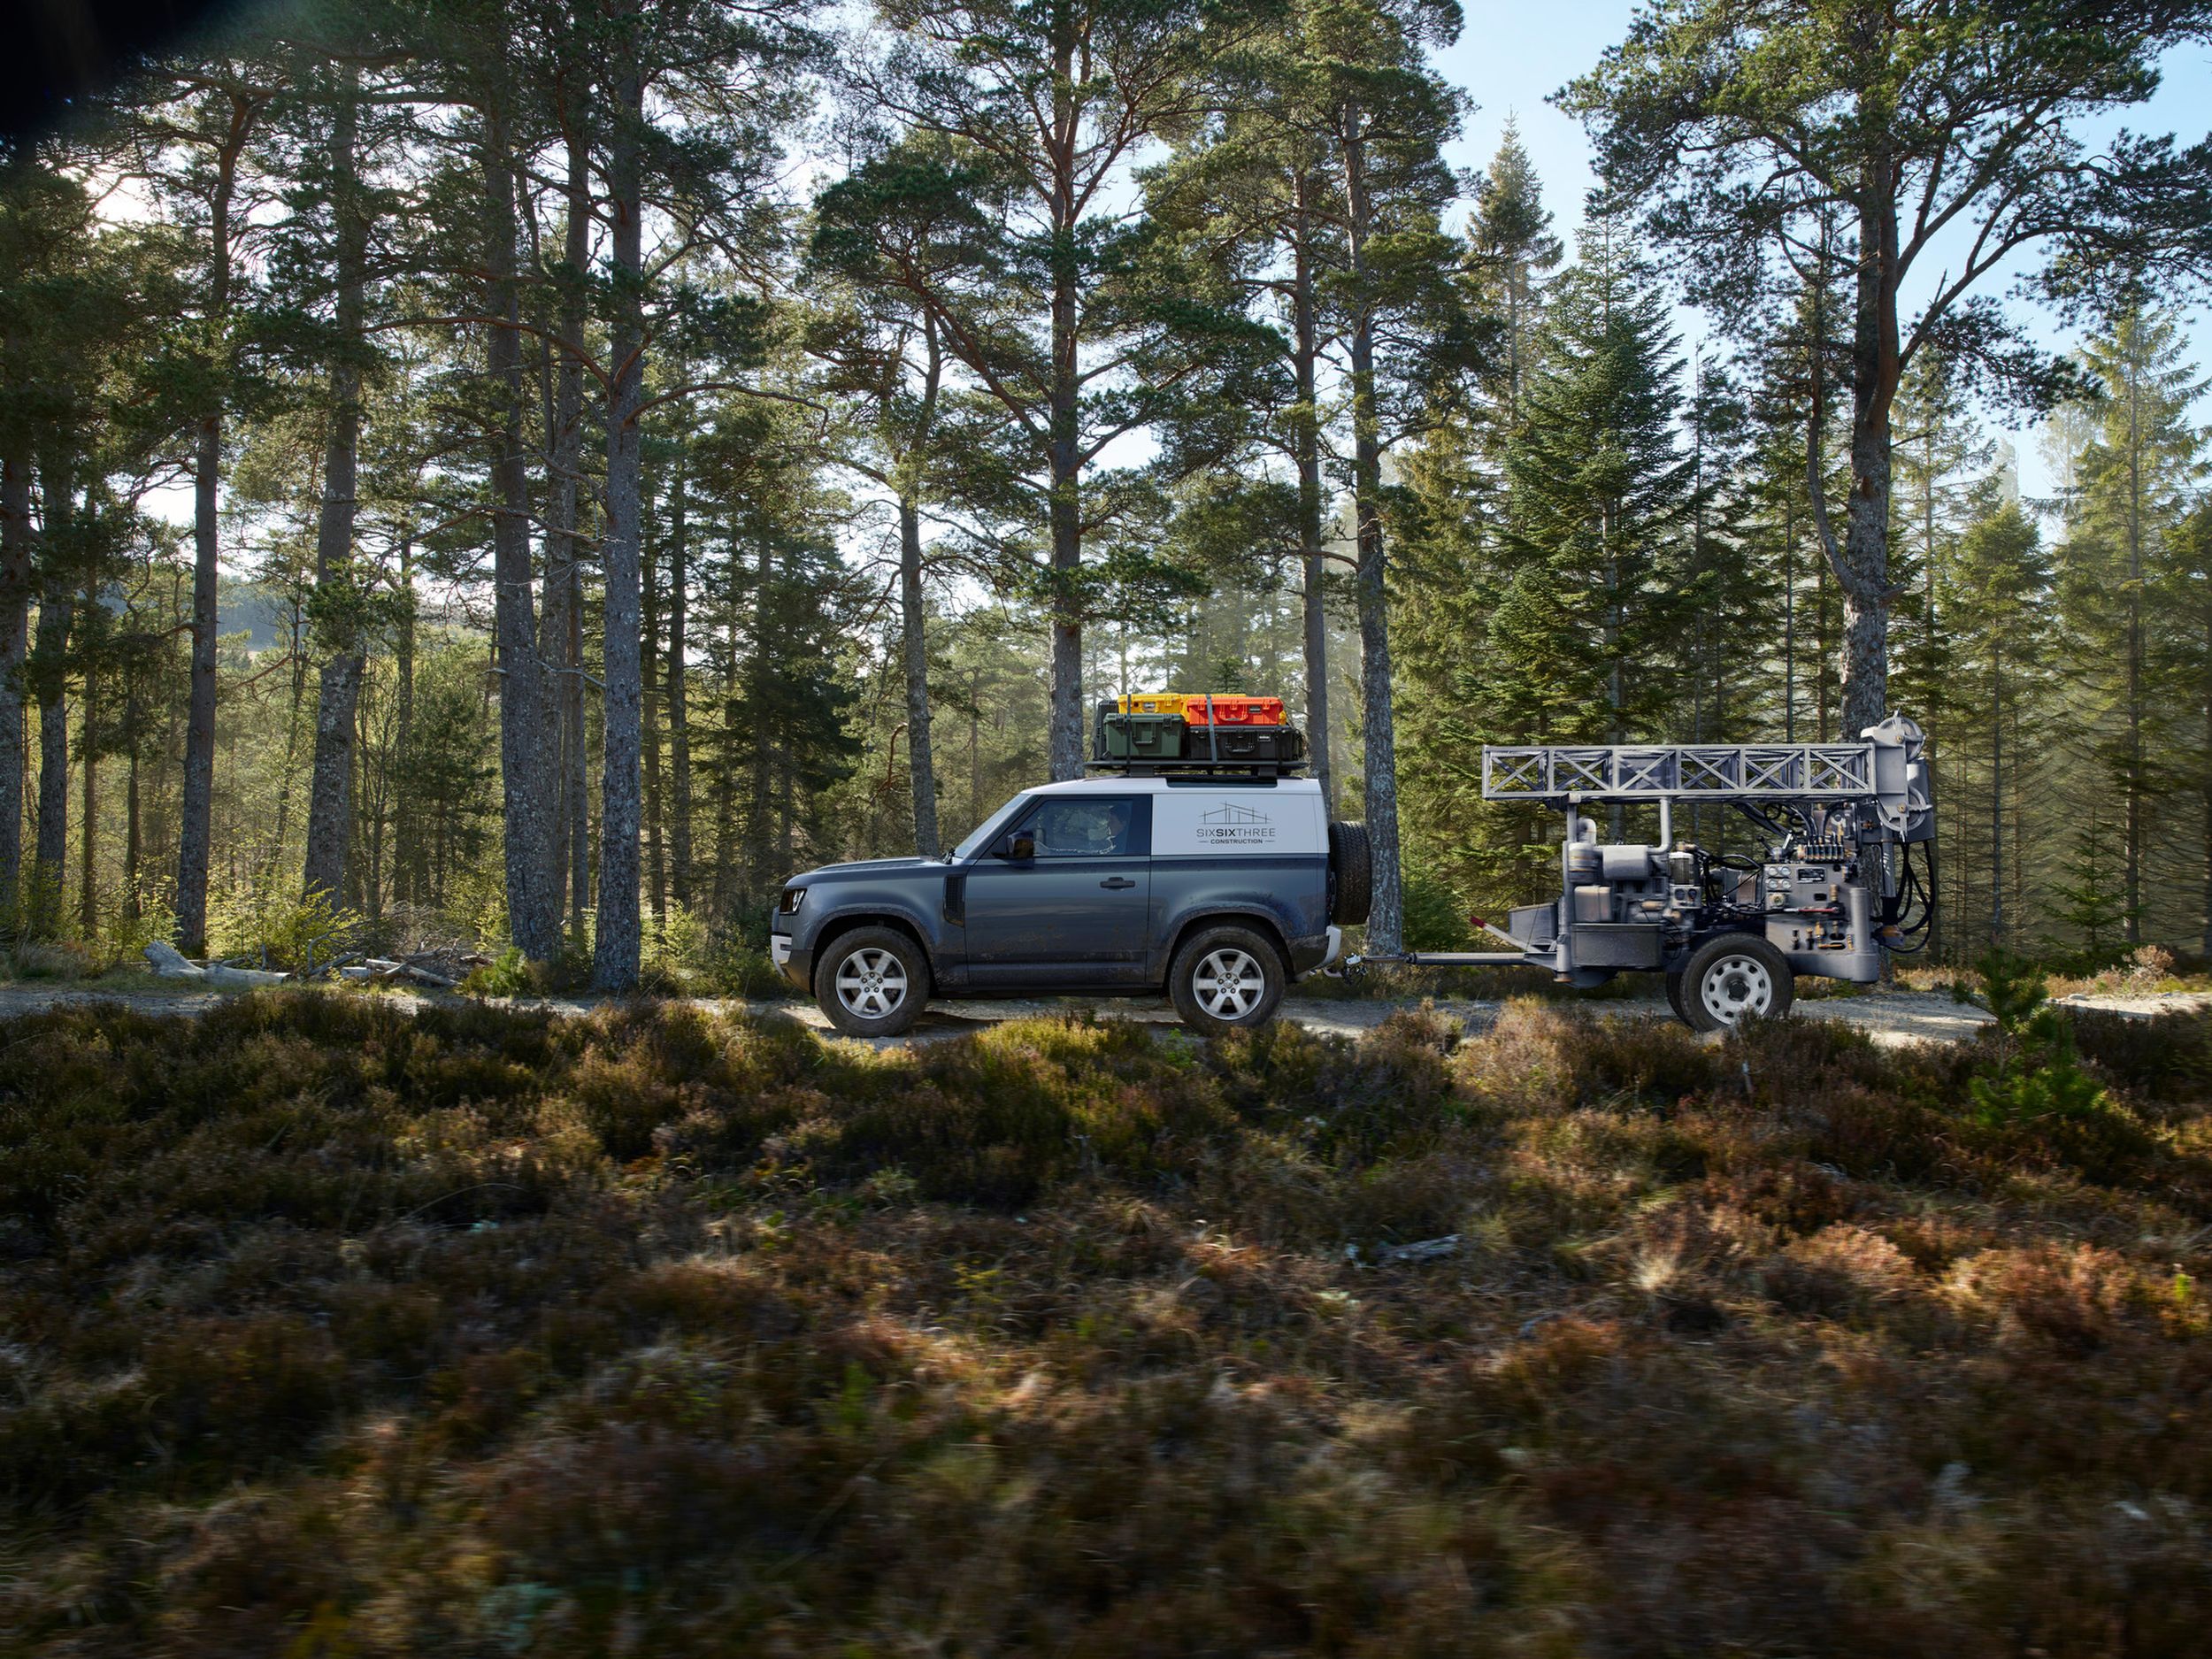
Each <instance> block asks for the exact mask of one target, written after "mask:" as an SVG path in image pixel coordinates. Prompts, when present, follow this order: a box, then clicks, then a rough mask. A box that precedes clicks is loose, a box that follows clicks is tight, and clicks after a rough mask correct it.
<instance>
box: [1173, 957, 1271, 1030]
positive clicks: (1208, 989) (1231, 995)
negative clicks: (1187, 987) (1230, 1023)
mask: <svg viewBox="0 0 2212 1659" xmlns="http://www.w3.org/2000/svg"><path fill="white" fill-rule="evenodd" d="M1266 989H1267V973H1266V971H1265V970H1264V969H1263V968H1262V967H1261V966H1260V964H1259V963H1258V962H1257V961H1256V959H1255V958H1254V957H1253V956H1252V953H1251V952H1250V951H1248V950H1237V949H1226V950H1217V951H1213V952H1211V953H1210V955H1208V956H1207V957H1206V958H1205V960H1203V961H1202V962H1201V963H1200V964H1198V972H1196V973H1195V974H1194V975H1193V976H1192V977H1191V990H1192V994H1193V995H1194V996H1195V997H1196V998H1197V999H1198V1006H1199V1007H1201V1008H1202V1009H1204V1010H1206V1012H1207V1013H1209V1014H1210V1015H1212V1016H1213V1017H1214V1018H1216V1019H1241V1018H1244V1016H1245V1015H1247V1014H1248V1013H1250V1012H1251V1011H1252V1010H1254V1009H1256V1008H1257V1007H1258V1006H1259V1002H1260V996H1261V995H1262V993H1263V992H1264V991H1265V990H1266Z"/></svg>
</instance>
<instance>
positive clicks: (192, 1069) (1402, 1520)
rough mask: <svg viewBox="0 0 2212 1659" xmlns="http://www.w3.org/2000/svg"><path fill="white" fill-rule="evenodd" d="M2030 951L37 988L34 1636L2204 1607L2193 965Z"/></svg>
mask: <svg viewBox="0 0 2212 1659" xmlns="http://www.w3.org/2000/svg"><path fill="white" fill-rule="evenodd" d="M1999 1001H2000V1002H2002V1003H2003V1006H2001V1008H2000V1012H2001V1013H2002V1014H2005V1015H2006V1023H2005V1025H2004V1026H2003V1027H2002V1028H1998V1029H1993V1031H1992V1033H1989V1034H1988V1035H1987V1036H1986V1037H1985V1039H1984V1040H1982V1041H1978V1042H1976V1043H1968V1044H1959V1045H1950V1046H1941V1047H1937V1046H1929V1047H1920V1048H1902V1049H1877V1048H1874V1047H1872V1046H1871V1045H1870V1043H1869V1042H1868V1041H1866V1040H1865V1039H1864V1038H1863V1036H1861V1035H1859V1034H1858V1033H1855V1032H1853V1031H1851V1030H1848V1029H1847V1028H1843V1027H1839V1026H1837V1025H1832V1024H1828V1023H1825V1022H1818V1021H1800V1022H1792V1023H1786V1024H1783V1025H1775V1026H1771V1027H1766V1028H1761V1029H1756V1030H1754V1031H1752V1032H1750V1033H1747V1035H1745V1036H1743V1037H1741V1038H1740V1039H1733V1040H1730V1041H1699V1040H1698V1039H1696V1038H1694V1037H1693V1036H1692V1035H1691V1034H1690V1033H1687V1032H1685V1031H1681V1030H1678V1029H1676V1028H1674V1027H1672V1026H1663V1025H1654V1024H1650V1023H1635V1022H1629V1021H1616V1020H1608V1019H1606V1018H1604V1016H1603V1010H1602V1008H1601V1007H1600V1008H1597V1009H1590V1010H1573V1009H1569V1008H1563V1007H1557V1006H1551V1005H1546V1004H1541V1003H1539V1002H1518V1003H1516V1004H1514V1005H1512V1006H1511V1007H1509V1009H1508V1010H1507V1011H1506V1012H1505V1014H1504V1016H1503V1017H1502V1019H1501V1021H1500V1022H1499V1023H1498V1025H1496V1026H1495V1027H1494V1029H1493V1030H1492V1031H1490V1032H1489V1033H1486V1034H1485V1035H1483V1036H1480V1037H1479V1038H1474V1039H1468V1040H1463V1039H1461V1038H1460V1037H1459V1036H1458V1035H1457V1034H1456V1033H1455V1032H1454V1031H1453V1030H1452V1029H1451V1028H1450V1027H1449V1026H1448V1025H1445V1024H1443V1023H1441V1022H1440V1021H1439V1020H1437V1019H1436V1018H1434V1017H1432V1016H1431V1015H1428V1014H1425V1013H1407V1014H1401V1015H1398V1016H1394V1018H1392V1019H1391V1020H1390V1021H1389V1022H1388V1023H1387V1024H1386V1025H1385V1026H1384V1027H1382V1029H1381V1030H1380V1031H1379V1033H1376V1034H1374V1035H1372V1036H1371V1037H1369V1038H1367V1039H1364V1040H1363V1041H1359V1042H1357V1043H1353V1042H1350V1041H1343V1040H1339V1039H1331V1038H1324V1037H1317V1036H1314V1035H1311V1034H1309V1033H1303V1032H1302V1031H1299V1030H1297V1029H1295V1028H1293V1027H1289V1026H1286V1025H1278V1026H1273V1027H1270V1028H1268V1029H1266V1030H1263V1031H1262V1032H1260V1033H1254V1034H1251V1035H1248V1036H1243V1037H1238V1038H1234V1039H1230V1040H1225V1041H1219V1042H1216V1043H1212V1044H1207V1043H1203V1042H1201V1041H1196V1040H1194V1039H1193V1038H1191V1037H1189V1036H1187V1035H1186V1034H1184V1033H1164V1034H1157V1035H1156V1034H1154V1033H1149V1032H1148V1031H1147V1030H1146V1029H1145V1028H1143V1027H1141V1026H1138V1025H1131V1024H1125V1023H1121V1022H1116V1021H1111V1020H1105V1021H1099V1020H1092V1019H1082V1018H1068V1019H1059V1020H1030V1021H1022V1022H1015V1023H1011V1024H1008V1025H1002V1026H999V1027H997V1028H995V1029H993V1030H990V1031H987V1032H984V1033H979V1034H978V1035H975V1036H972V1037H965V1038H962V1039H959V1040H956V1041H946V1042H942V1043H938V1044H933V1045H929V1046H926V1047H922V1048H915V1049H911V1050H908V1051H903V1052H887V1053H880V1054H878V1053H872V1052H869V1051H866V1050H864V1049H862V1048H858V1047H856V1046H853V1045H841V1044H826V1043H824V1042H822V1041H818V1039H817V1038H816V1037H814V1036H813V1035H812V1034H811V1033H809V1032H807V1031H805V1030H803V1029H802V1028H800V1027H798V1026H796V1025H792V1024H790V1023H789V1022H784V1021H777V1020H772V1019H770V1020H762V1021H759V1022H749V1021H745V1020H741V1019H728V1018H716V1017H714V1016H711V1015H709V1014H706V1013H703V1012H702V1011H700V1010H696V1009H692V1008H687V1007H682V1006H676V1005H656V1004H648V1003H638V1004H631V1005H625V1006H618V1007H610V1008H607V1009H604V1010H599V1011H597V1012H595V1013H593V1014H591V1015H589V1016H587V1017H583V1018H554V1017H552V1016H550V1015H534V1014H519V1013H515V1012H512V1011H509V1010H497V1009H490V1008H482V1007H471V1006H467V1005H465V1004H441V1005H436V1006H428V1007H425V1008H423V1009H421V1010H418V1011H415V1012H412V1013H408V1012H405V1011H403V1010H398V1009H396V1008H393V1007H391V1006H389V1005H388V1004H387V1003H385V1002H382V1001H380V999H375V998H341V997H329V996H319V995H257V996H254V997H250V998H245V999H241V1000H238V1001H235V1002H230V1003H228V1004H226V1005H225V1006H223V1007H221V1008H219V1009H218V1010H214V1011H213V1012H211V1013H209V1014H207V1015H205V1016H204V1017H201V1018H196V1019H193V1020H190V1021H186V1022H180V1021H177V1020H173V1019H159V1018H148V1017H143V1016H139V1015H134V1014H131V1013H127V1012H122V1011H119V1010H113V1009H108V1010H84V1009H72V1010H60V1011H56V1012H51V1013H47V1014H42V1015H38V1016H34V1017H27V1018H19V1019H15V1020H12V1021H9V1022H6V1023H5V1024H0V1056H4V1064H0V1154H4V1156H0V1186H4V1189H5V1190H4V1195H0V1217H4V1219H0V1322H4V1333H5V1341H4V1346H0V1492H4V1497H5V1501H6V1503H7V1506H8V1508H7V1520H6V1523H5V1532H4V1538H0V1555H4V1562H5V1571H4V1572H0V1650H4V1651H6V1652H9V1653H23V1654H35V1655H236V1654H290V1655H340V1654H345V1655H413V1654H440V1655H503V1654H517V1653H530V1654H534V1655H596V1654H609V1653H635V1654H652V1655H692V1654H701V1655H704V1654H734V1653H748V1654H764V1655H775V1654H789V1655H801V1654H806V1655H813V1654H822V1655H848V1656H849V1655H891V1654H912V1653H918V1652H932V1653H941V1654H947V1655H953V1654H958V1655H986V1654H1021V1653H1043V1652H1050V1653H1054V1654H1058V1655H1101V1656H1104V1655H1114V1656H1116V1659H1122V1656H1125V1655H1149V1654H1218V1655H1267V1654H1325V1655H1392V1656H1393V1659H1397V1656H1400V1655H1429V1654H1434V1655H1446V1654H1450V1655H1464V1654H1468V1653H1486V1654H1501V1655H1523V1654H1525V1655H1579V1654H1596V1655H1680V1654H1700V1655H1704V1654H1745V1655H1754V1654H1756V1655H1813V1654H1836V1655H1864V1654H1877V1653H1878V1654H1885V1655H1940V1656H1941V1659H1978V1656H1979V1655H2018V1654H2027V1653H2041V1654H2046V1655H2167V1654H2171V1655H2184V1654H2195V1653H2199V1652H2200V1651H2201V1650H2202V1632H2203V1631H2204V1629H2205V1628H2206V1627H2207V1625H2208V1622H2212V1554H2208V1549H2207V1545H2208V1541H2212V1540H2208V1538H2207V1526H2208V1523H2207V1516H2208V1505H2212V1437H2208V1436H2207V1434H2206V1433H2205V1432H2204V1426H2205V1423H2206V1420H2207V1412H2208V1409H2212V1301H2208V1296H2207V1293H2206V1290H2205V1288H2204V1286H2205V1282H2206V1279H2207V1278H2208V1275H2212V1120H2208V1114H2207V1110H2206V1105H2205V1102H2206V1101H2207V1099H2208V1094H2212V1020H2208V1019H2207V1018H2205V1017H2202V1016H2193V1017H2170V1018H2163V1019H2161V1020H2159V1021H2156V1022H2128V1021H2124V1020H2120V1019H2117V1018H2108V1017H2098V1016H2089V1015H2074V1016H2070V1017H2065V1016H2061V1015H2059V1014H2057V1013H2056V1012H2055V1011H2054V1010H2048V1009H2047V1008H2039V1007H2038V1006H2036V1004H2035V1000H2034V997H2033V995H2032V991H2030V990H2028V989H2024V988H2022V987H2017V986H2016V987H2013V991H2012V994H2011V995H2010V999H2009V1000H2006V999H2003V998H2001V999H1999ZM2077 1054H2078V1059H2077V1057H2076V1056H2077ZM1408 1246H1425V1247H1427V1248H1414V1249H1408V1248H1405V1247H1408Z"/></svg>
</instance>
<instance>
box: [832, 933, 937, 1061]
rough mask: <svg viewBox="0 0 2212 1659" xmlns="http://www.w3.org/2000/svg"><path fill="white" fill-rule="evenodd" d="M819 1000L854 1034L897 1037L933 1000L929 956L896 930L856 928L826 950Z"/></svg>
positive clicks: (838, 1024)
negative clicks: (930, 996)
mask: <svg viewBox="0 0 2212 1659" xmlns="http://www.w3.org/2000/svg"><path fill="white" fill-rule="evenodd" d="M814 1000H815V1002H817V1003H818V1004H819V1005H820V1007H821V1010H822V1011H823V1012H824V1013H825V1014H827V1015H828V1016H829V1019H830V1024H831V1025H834V1026H836V1027H837V1029H838V1030H840V1031H841V1032H843V1033H845V1034H846V1035H847V1036H848V1037H895V1036H897V1035H898V1034H899V1033H901V1032H902V1031H905V1030H907V1029H908V1028H909V1027H910V1026H911V1025H913V1024H914V1022H915V1021H916V1020H918V1019H919V1018H921V1017H922V1010H923V1008H924V1007H925V1006H926V1004H927V1003H928V1002H929V958H928V957H926V956H924V955H923V954H922V950H921V947H920V946H918V945H917V944H916V943H915V942H914V941H912V940H910V939H909V938H908V937H907V936H906V935H905V934H904V933H900V932H899V931H898V930H897V929H896V928H892V927H856V928H854V929H853V931H852V932H851V933H841V934H839V935H838V936H837V938H836V939H835V940H834V941H832V943H831V945H830V948H829V949H827V950H826V951H824V952H823V953H822V958H821V961H820V962H819V963H818V964H817V965H816V967H815V970H814Z"/></svg>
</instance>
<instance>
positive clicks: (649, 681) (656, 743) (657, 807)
mask: <svg viewBox="0 0 2212 1659" xmlns="http://www.w3.org/2000/svg"><path fill="white" fill-rule="evenodd" d="M641 495H642V492H641ZM650 516H651V512H650V510H649V508H648V510H647V511H645V512H644V513H642V514H641V522H642V520H643V519H644V518H649V517H650ZM658 563H659V561H658V560H657V559H655V558H651V557H648V558H646V559H644V560H643V561H641V578H642V580H641V598H642V601H643V606H644V612H645V655H644V663H643V669H642V672H641V680H642V682H643V683H642V687H641V697H640V708H641V718H640V725H641V727H642V729H643V737H644V750H645V759H644V770H645V889H646V892H647V893H648V894H649V895H651V899H652V904H653V920H654V923H655V925H656V926H661V927H665V926H667V925H668V836H667V833H666V819H665V818H664V816H663V812H662V808H663V807H664V804H665V803H664V800H663V798H662V790H661V728H660V718H661V708H660V704H661V698H660V688H661V685H662V680H661V623H660V595H659V594H658V592H657V588H658V587H659V584H658V582H657V581H656V580H655V578H656V576H657V574H658V572H657V571H656V570H655V569H654V566H655V565H657V564H658Z"/></svg>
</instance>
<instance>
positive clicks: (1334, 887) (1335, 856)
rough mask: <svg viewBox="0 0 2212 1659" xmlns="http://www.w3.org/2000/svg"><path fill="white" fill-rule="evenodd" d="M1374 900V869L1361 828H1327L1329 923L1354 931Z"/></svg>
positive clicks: (1365, 837) (1363, 831)
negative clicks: (1350, 928)
mask: <svg viewBox="0 0 2212 1659" xmlns="http://www.w3.org/2000/svg"><path fill="white" fill-rule="evenodd" d="M1374 899H1375V866H1374V861H1373V859H1372V857H1371V856H1370V854H1369V852H1368V847H1367V826H1365V825H1364V824H1332V825H1330V826H1329V919H1330V920H1331V921H1332V922H1333V923H1335V924H1336V925H1337V926H1339V927H1357V926H1360V924H1361V923H1363V922H1364V921H1365V920H1366V919H1367V912H1368V910H1369V908H1370V907H1371V905H1372V904H1373V903H1374Z"/></svg>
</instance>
